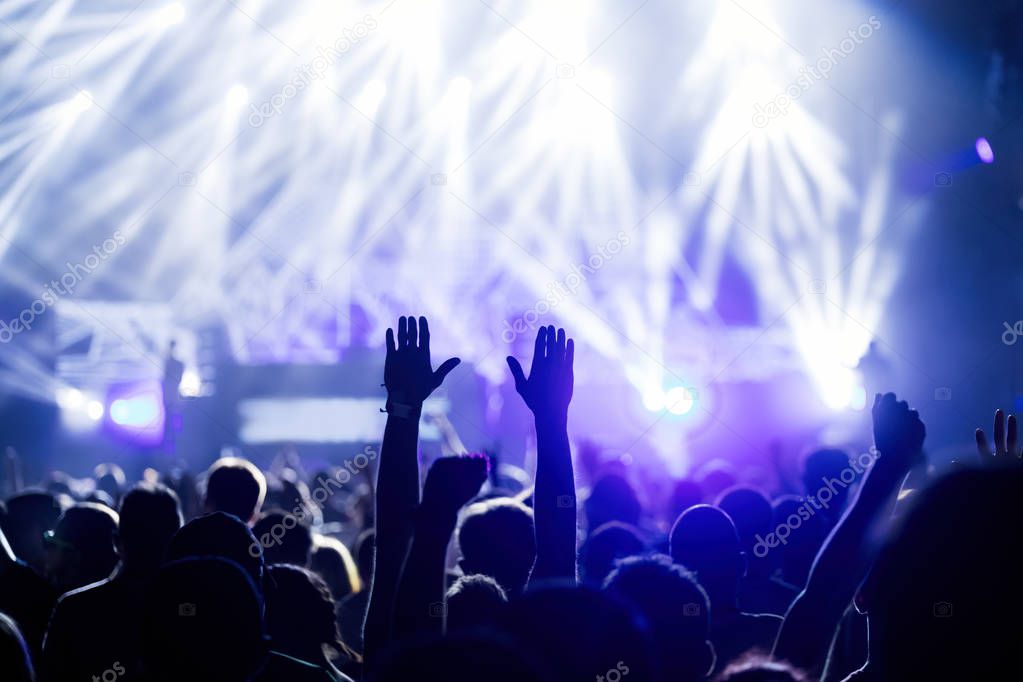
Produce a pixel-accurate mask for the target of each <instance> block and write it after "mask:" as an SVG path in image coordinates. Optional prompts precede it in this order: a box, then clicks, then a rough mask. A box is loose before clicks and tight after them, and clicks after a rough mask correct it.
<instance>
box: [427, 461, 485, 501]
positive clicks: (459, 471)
mask: <svg viewBox="0 0 1023 682" xmlns="http://www.w3.org/2000/svg"><path fill="white" fill-rule="evenodd" d="M486 480H487V458H486V457H485V456H484V455H458V456H455V457H441V458H440V459H438V460H436V461H434V463H433V465H432V466H431V467H430V471H429V472H427V474H426V484H425V485H424V486H423V507H426V508H427V509H429V510H431V511H443V512H450V513H457V512H458V510H459V509H461V508H462V507H463V506H464V505H465V504H467V503H468V502H469V501H470V500H471V499H472V498H474V497H476V494H477V493H479V491H480V486H482V485H483V483H484V482H485V481H486Z"/></svg>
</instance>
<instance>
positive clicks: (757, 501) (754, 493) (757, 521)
mask: <svg viewBox="0 0 1023 682" xmlns="http://www.w3.org/2000/svg"><path fill="white" fill-rule="evenodd" d="M716 506H717V507H718V508H719V509H721V511H723V512H725V513H726V514H728V517H729V518H730V519H732V523H733V524H735V532H736V533H738V534H739V541H740V542H741V543H742V548H743V551H745V552H747V553H749V552H752V550H753V546H754V545H756V543H757V536H758V535H759V536H760V537H764V536H766V535H767V534H768V533H770V532H771V530H772V526H771V524H772V520H773V510H772V509H771V502H770V501H769V500H768V499H767V496H766V495H764V494H763V493H762V492H760V491H759V490H757V489H755V488H748V487H744V486H736V487H734V488H729V489H728V490H726V491H725V492H723V493H721V496H720V497H718V501H717V505H716Z"/></svg>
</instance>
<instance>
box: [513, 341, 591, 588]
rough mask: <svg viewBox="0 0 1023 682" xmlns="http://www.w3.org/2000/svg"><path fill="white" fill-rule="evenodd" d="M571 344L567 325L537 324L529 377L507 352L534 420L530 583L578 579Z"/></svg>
mask: <svg viewBox="0 0 1023 682" xmlns="http://www.w3.org/2000/svg"><path fill="white" fill-rule="evenodd" d="M574 356H575V344H574V342H573V341H572V339H566V337H565V330H564V329H558V330H557V332H555V330H554V327H553V326H550V327H541V328H540V330H539V331H538V332H537V334H536V344H535V346H534V348H533V365H532V367H531V368H530V370H529V377H528V378H527V377H526V375H525V373H524V372H523V371H522V366H521V365H520V364H519V361H518V360H516V359H515V358H513V357H509V358H508V367H510V368H511V373H512V376H513V377H514V378H515V390H516V391H518V393H519V395H521V396H522V399H523V400H524V401H525V402H526V406H527V407H529V409H530V410H531V411H532V412H533V418H534V421H535V423H536V485H535V488H534V492H533V519H534V523H535V526H536V562H535V563H534V564H533V571H532V573H531V574H530V576H529V581H530V583H535V582H537V581H541V580H547V579H551V578H562V579H566V580H570V581H572V582H575V580H576V552H575V540H576V503H575V476H574V473H573V471H572V452H571V449H570V448H569V444H568V405H569V403H570V402H571V400H572V385H573V381H574V379H573V374H572V362H573V360H574Z"/></svg>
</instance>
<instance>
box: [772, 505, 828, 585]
mask: <svg viewBox="0 0 1023 682" xmlns="http://www.w3.org/2000/svg"><path fill="white" fill-rule="evenodd" d="M781 526H787V527H788V528H789V529H790V530H789V531H788V537H787V538H786V542H785V544H783V545H780V547H779V548H778V549H776V550H775V551H778V552H781V570H782V578H783V579H784V580H785V582H787V583H788V584H790V585H794V586H795V587H798V588H803V587H805V586H806V579H807V576H809V574H810V567H811V566H812V565H813V560H814V559H815V558H816V556H817V552H818V550H820V548H821V545H822V544H823V543H824V539H825V538H826V537H827V535H828V524H827V521H825V520H824V518H823V517H821V516H820V515H819V514H817V513H816V511H815V510H814V508H813V506H812V505H811V504H810V502H809V501H807V500H806V499H804V498H802V497H797V496H796V495H784V496H782V497H779V498H778V499H776V500H775V501H774V505H773V519H772V524H771V527H772V532H775V530H776V529H778V528H780V527H781ZM761 551H763V550H761ZM755 552H756V550H755V549H754V554H755Z"/></svg>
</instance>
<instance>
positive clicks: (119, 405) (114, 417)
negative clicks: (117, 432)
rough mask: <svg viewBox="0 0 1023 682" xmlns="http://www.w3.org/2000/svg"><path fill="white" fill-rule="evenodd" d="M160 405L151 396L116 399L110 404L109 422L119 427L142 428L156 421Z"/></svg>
mask: <svg viewBox="0 0 1023 682" xmlns="http://www.w3.org/2000/svg"><path fill="white" fill-rule="evenodd" d="M159 414H160V405H159V404H158V403H157V400H156V398H155V397H154V396H152V395H137V396H132V397H130V398H118V399H117V400H115V401H114V402H113V403H111V404H110V420H111V421H112V422H114V423H115V424H119V425H121V426H131V427H135V428H143V427H145V426H148V425H150V424H152V423H153V422H155V421H156V419H157V417H158V416H159Z"/></svg>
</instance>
